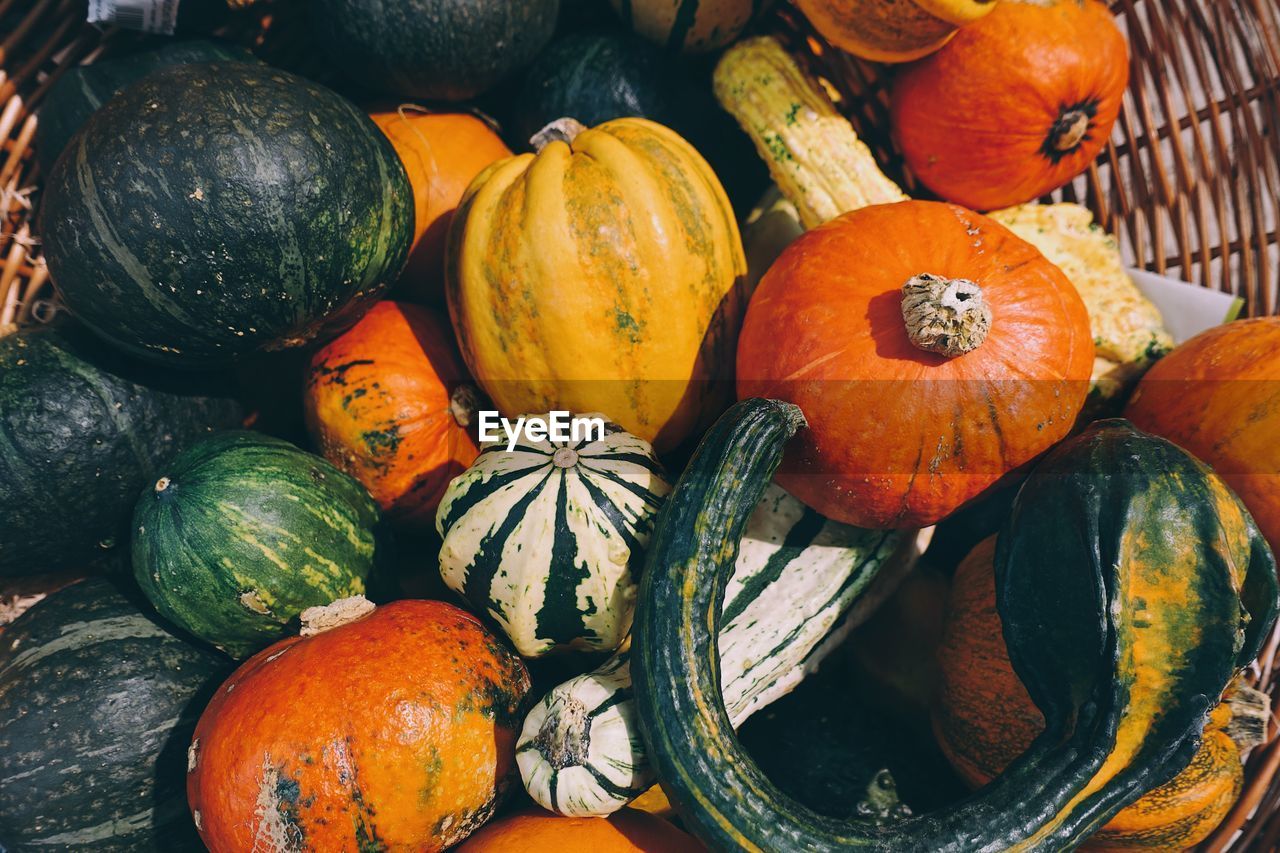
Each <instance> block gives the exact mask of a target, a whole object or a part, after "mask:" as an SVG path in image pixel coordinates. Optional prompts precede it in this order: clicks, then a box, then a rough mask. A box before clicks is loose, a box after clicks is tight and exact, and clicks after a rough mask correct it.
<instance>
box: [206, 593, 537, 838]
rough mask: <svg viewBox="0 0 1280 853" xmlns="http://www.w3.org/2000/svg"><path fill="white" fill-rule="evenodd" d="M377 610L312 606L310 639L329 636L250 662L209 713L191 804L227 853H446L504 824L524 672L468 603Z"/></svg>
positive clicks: (306, 616) (359, 603)
mask: <svg viewBox="0 0 1280 853" xmlns="http://www.w3.org/2000/svg"><path fill="white" fill-rule="evenodd" d="M369 607H371V605H369V604H368V602H366V601H364V600H363V599H344V600H343V601H341V602H336V603H335V604H333V605H330V606H329V607H327V608H312V610H311V611H304V613H303V620H304V632H307V631H308V627H307V626H308V625H310V626H311V627H310V630H311V631H320V633H314V634H313V635H312V636H305V637H291V638H289V639H286V640H282V641H281V642H279V643H276V644H275V645H273V646H271V647H270V648H267V649H265V650H264V651H262V652H260V653H258V654H257V655H255V656H254V657H252V658H250V659H249V660H248V661H246V662H245V663H244V665H242V666H241V667H240V668H239V669H238V670H236V672H235V673H234V674H233V675H232V676H231V678H230V679H229V680H228V681H227V682H226V684H224V685H223V686H222V687H220V688H219V689H218V691H217V693H216V695H215V696H214V698H213V701H211V702H210V703H209V705H208V707H207V708H206V709H205V711H204V714H203V715H202V716H201V717H200V722H199V724H198V725H197V726H196V730H195V735H194V737H193V739H192V743H191V748H190V750H189V752H188V762H187V769H188V776H187V797H188V800H189V802H190V805H191V809H192V814H193V816H194V818H195V823H196V827H197V829H199V831H200V837H201V839H202V840H203V841H204V843H205V845H206V846H208V848H209V849H210V850H211V851H213V853H242V851H247V850H301V849H304V848H305V849H308V850H356V849H361V850H366V849H370V850H372V849H376V850H387V849H390V850H424V851H435V850H442V849H444V848H446V847H448V846H450V845H452V844H456V843H457V842H459V841H461V840H462V839H464V838H466V837H467V836H468V835H469V834H470V833H471V832H473V831H475V830H476V829H477V828H478V827H479V826H480V825H481V824H483V823H484V822H485V821H486V820H488V819H489V818H490V817H491V816H492V815H493V813H494V810H495V809H496V808H497V806H498V804H499V801H500V799H501V797H502V795H503V793H504V791H505V790H506V789H507V787H508V784H509V780H510V778H511V774H512V771H513V770H514V768H515V755H514V748H515V736H516V732H517V729H518V728H519V723H520V712H521V711H522V709H523V700H524V698H525V694H526V693H528V691H529V675H528V673H527V672H526V671H525V668H524V664H522V663H521V662H520V659H519V658H518V657H516V655H515V654H514V653H513V652H511V651H509V650H508V649H507V648H506V647H505V646H503V645H502V644H501V643H500V642H499V641H498V640H497V638H495V637H494V636H493V635H492V634H491V633H489V631H487V630H486V629H485V628H484V627H482V626H481V625H480V623H479V622H478V621H477V620H476V619H475V618H474V617H473V616H471V615H470V614H467V613H464V612H463V611H461V610H459V609H458V608H456V607H453V606H452V605H449V604H444V603H442V602H439V601H397V602H393V603H391V604H386V605H383V606H381V607H379V608H377V609H376V610H374V611H373V612H372V613H367V609H368V608H369ZM352 610H354V613H350V612H349V611H352ZM316 611H318V612H316ZM361 613H367V615H363V616H361V615H360V614H361ZM353 615H354V616H356V617H357V618H355V619H354V621H344V620H346V619H349V618H350V617H351V616H353ZM335 624H336V626H335V627H328V629H327V630H325V628H326V626H328V625H335Z"/></svg>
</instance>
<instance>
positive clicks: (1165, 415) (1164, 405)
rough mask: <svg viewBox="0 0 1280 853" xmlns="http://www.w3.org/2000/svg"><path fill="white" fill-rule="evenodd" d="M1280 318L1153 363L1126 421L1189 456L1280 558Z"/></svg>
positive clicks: (1197, 342)
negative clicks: (1218, 482) (1209, 472)
mask: <svg viewBox="0 0 1280 853" xmlns="http://www.w3.org/2000/svg"><path fill="white" fill-rule="evenodd" d="M1278 353H1280V317H1260V318H1258V319H1254V320H1241V321H1239V322H1235V323H1228V324H1226V325H1223V326H1217V327H1215V328H1212V329H1210V330H1209V331H1207V332H1204V333H1202V334H1200V335H1197V336H1196V337H1194V338H1192V339H1191V340H1189V341H1187V342H1186V343H1184V344H1182V345H1181V346H1179V347H1177V348H1176V349H1174V351H1173V352H1171V353H1169V355H1167V356H1165V357H1164V358H1163V359H1161V360H1160V361H1158V362H1156V364H1155V366H1154V367H1152V368H1151V370H1149V371H1148V372H1147V374H1146V376H1144V377H1143V379H1142V381H1141V382H1140V383H1138V387H1137V390H1135V391H1134V394H1133V398H1132V399H1131V400H1130V401H1129V407H1128V409H1127V410H1126V411H1125V417H1127V418H1128V419H1129V420H1131V421H1133V422H1134V423H1135V424H1136V425H1137V426H1139V427H1140V428H1142V429H1144V430H1147V431H1148V432H1152V433H1155V434H1156V435H1159V436H1163V437H1164V438H1167V439H1169V440H1170V441H1172V442H1173V443H1174V444H1177V445H1180V446H1181V447H1184V448H1186V449H1187V450H1189V451H1191V453H1192V454H1193V455H1195V456H1197V457H1199V458H1200V459H1201V460H1202V461H1204V462H1206V463H1208V464H1209V465H1210V466H1212V467H1213V469H1214V470H1215V471H1217V472H1218V473H1219V474H1220V475H1221V476H1222V478H1223V479H1224V480H1226V481H1227V484H1228V485H1229V486H1231V488H1232V489H1234V490H1235V491H1236V493H1237V494H1238V495H1239V496H1240V499H1241V500H1242V501H1244V504H1245V506H1246V507H1248V509H1249V512H1250V513H1251V514H1252V515H1253V518H1254V520H1255V521H1256V522H1257V523H1258V527H1259V529H1261V530H1262V535H1263V536H1265V537H1266V539H1267V541H1268V542H1270V543H1271V547H1272V548H1273V549H1275V550H1277V551H1280V356H1278V355H1277V354H1278Z"/></svg>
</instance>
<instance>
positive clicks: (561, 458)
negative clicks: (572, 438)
mask: <svg viewBox="0 0 1280 853" xmlns="http://www.w3.org/2000/svg"><path fill="white" fill-rule="evenodd" d="M551 464H552V465H554V466H556V467H557V468H572V467H573V466H574V465H577V464H578V451H576V450H574V449H573V448H572V447H558V448H556V452H555V453H553V454H552V455H551Z"/></svg>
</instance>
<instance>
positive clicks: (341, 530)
mask: <svg viewBox="0 0 1280 853" xmlns="http://www.w3.org/2000/svg"><path fill="white" fill-rule="evenodd" d="M377 524H378V508H377V505H376V504H374V502H373V498H371V497H369V493H368V492H366V491H365V490H364V487H363V486H361V485H360V484H359V483H357V482H356V481H355V480H354V479H352V478H351V477H348V476H347V475H346V474H344V473H342V472H341V471H339V470H338V469H337V468H334V467H333V466H332V465H330V464H329V463H328V462H326V461H324V460H323V459H321V458H320V457H318V456H313V455H312V454H310V453H305V452H303V451H301V450H299V449H298V448H296V447H294V446H293V445H292V444H290V443H289V442H287V441H281V440H280V439H278V438H271V437H269V436H265V435H259V434H256V433H251V432H225V433H221V434H219V435H216V436H213V437H212V438H209V439H206V440H205V441H202V442H200V443H199V444H197V445H196V446H194V447H192V448H191V449H190V450H188V451H187V452H185V453H183V454H181V455H180V456H179V457H178V458H176V459H174V460H173V461H172V462H171V463H170V464H169V465H167V466H166V467H165V468H164V470H163V472H162V474H161V476H160V478H159V479H157V480H156V481H155V483H154V485H153V486H152V487H150V488H147V489H146V490H145V491H143V493H142V496H141V497H140V498H138V504H137V508H136V510H135V511H134V515H133V572H134V577H135V578H136V579H137V581H138V584H139V586H141V587H142V591H143V592H144V593H146V595H147V597H148V598H149V599H151V603H152V604H154V605H155V606H156V609H157V610H159V611H160V613H161V615H162V616H164V617H165V618H167V619H169V620H170V621H172V622H173V623H174V624H175V625H178V626H180V627H182V628H184V629H185V630H187V631H190V632H191V633H192V634H195V635H196V636H197V637H200V638H201V639H204V640H207V641H209V642H210V643H213V644H214V645H215V646H217V647H218V648H220V649H222V650H224V651H225V652H227V653H228V654H230V655H232V656H233V657H236V658H244V657H248V656H249V655H251V654H253V653H254V652H256V651H258V650H259V649H261V648H263V647H264V646H266V645H268V644H269V643H272V642H274V641H276V640H278V639H280V638H281V637H282V636H284V635H285V633H287V631H288V629H289V628H291V627H294V622H295V619H296V617H297V616H298V614H299V613H301V612H302V611H303V610H305V609H306V608H308V607H314V606H319V605H324V604H329V603H331V602H333V601H335V600H337V599H339V598H347V597H349V596H353V595H361V594H363V593H364V592H365V590H366V588H367V587H366V583H367V581H368V580H369V576H370V574H371V572H372V571H373V568H374V564H375V561H376V560H377V559H379V558H380V557H381V554H380V553H379V552H380V551H381V548H380V547H379V546H380V544H381V543H380V542H379V536H378V532H377V531H376V530H375V528H376V526H377Z"/></svg>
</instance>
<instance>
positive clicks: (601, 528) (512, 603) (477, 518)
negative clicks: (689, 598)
mask: <svg viewBox="0 0 1280 853" xmlns="http://www.w3.org/2000/svg"><path fill="white" fill-rule="evenodd" d="M579 417H583V418H593V417H596V416H593V415H583V416H579ZM596 419H597V420H598V421H599V422H600V425H601V429H602V435H601V436H596V435H587V434H586V433H585V432H584V433H581V434H580V435H579V436H578V437H577V438H576V439H572V440H570V441H553V440H551V439H550V438H543V439H541V440H535V439H531V438H529V437H528V436H527V435H524V434H523V433H522V435H521V438H520V439H519V441H517V443H516V444H515V446H514V447H513V449H512V450H510V451H508V450H507V441H506V439H499V440H497V441H491V442H486V443H485V444H484V446H483V449H482V450H481V453H480V456H479V457H478V458H477V459H476V461H475V462H474V463H473V464H472V465H471V467H470V468H468V469H467V470H466V471H464V472H463V473H462V474H461V475H460V476H458V477H456V478H455V479H454V480H453V481H452V482H450V483H449V486H448V488H447V489H446V490H445V495H444V499H443V500H442V501H441V502H440V508H439V509H438V510H437V511H436V530H437V532H438V533H439V534H440V537H441V538H442V539H443V540H444V543H443V545H441V548H440V575H441V577H442V578H443V579H444V582H445V583H446V584H448V586H449V588H450V589H452V590H453V591H454V592H456V593H458V594H459V595H461V596H462V597H463V598H465V599H466V600H467V601H468V602H469V603H470V604H471V606H472V608H473V609H474V610H475V611H476V612H477V613H483V614H488V615H489V616H490V617H491V618H492V619H493V620H494V621H495V622H496V623H497V624H498V626H499V627H500V628H502V630H503V631H504V632H505V633H506V635H507V637H508V639H510V640H511V643H512V645H514V646H515V647H516V651H518V652H519V653H520V654H521V655H524V656H525V657H530V658H532V657H539V656H541V655H544V654H547V653H549V652H552V651H556V650H565V649H579V650H584V651H603V652H608V651H612V650H613V649H615V648H617V647H618V644H619V643H621V642H622V640H623V638H625V637H626V635H627V631H629V630H630V629H631V613H632V610H633V608H634V606H635V599H636V578H637V575H638V569H639V566H640V560H641V559H642V557H643V554H644V547H645V545H646V544H647V543H648V541H649V534H650V532H651V531H652V530H653V521H654V517H655V516H656V515H657V512H658V509H659V507H661V506H662V501H663V499H664V498H665V497H666V495H667V493H668V492H669V491H671V486H670V484H669V483H668V482H667V479H666V475H665V473H664V472H663V470H662V464H661V463H660V462H658V460H657V458H656V457H655V456H654V455H653V449H652V448H651V447H650V446H649V443H648V442H647V441H644V440H643V439H640V438H637V437H636V436H634V435H631V434H630V433H627V432H625V431H624V430H623V429H622V427H620V426H618V425H617V424H615V423H612V422H609V421H606V420H605V419H604V418H603V417H597V418H596Z"/></svg>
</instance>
